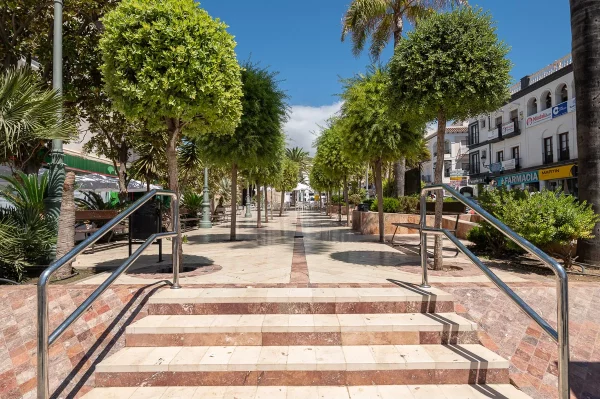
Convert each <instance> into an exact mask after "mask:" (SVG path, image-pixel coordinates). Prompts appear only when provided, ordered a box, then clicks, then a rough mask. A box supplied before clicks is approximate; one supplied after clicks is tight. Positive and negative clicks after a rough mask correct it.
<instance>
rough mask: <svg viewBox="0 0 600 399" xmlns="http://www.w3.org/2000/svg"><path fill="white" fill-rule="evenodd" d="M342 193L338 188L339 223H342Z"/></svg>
mask: <svg viewBox="0 0 600 399" xmlns="http://www.w3.org/2000/svg"><path fill="white" fill-rule="evenodd" d="M341 194H342V193H341V191H340V189H339V188H338V194H337V195H338V222H339V223H342V195H341Z"/></svg>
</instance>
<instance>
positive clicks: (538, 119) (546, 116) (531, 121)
mask: <svg viewBox="0 0 600 399" xmlns="http://www.w3.org/2000/svg"><path fill="white" fill-rule="evenodd" d="M550 119H552V110H551V109H546V110H543V111H542V112H538V113H537V114H534V115H531V116H528V117H527V122H526V125H527V127H532V126H535V125H539V124H540V123H543V122H546V121H549V120H550Z"/></svg>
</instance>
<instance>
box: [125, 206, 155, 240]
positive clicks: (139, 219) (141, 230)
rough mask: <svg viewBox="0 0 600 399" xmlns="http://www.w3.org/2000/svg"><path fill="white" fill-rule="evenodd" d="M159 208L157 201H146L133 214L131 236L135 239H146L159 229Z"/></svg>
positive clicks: (130, 225) (130, 226)
mask: <svg viewBox="0 0 600 399" xmlns="http://www.w3.org/2000/svg"><path fill="white" fill-rule="evenodd" d="M159 223H160V217H159V210H158V203H157V202H156V201H149V202H146V203H145V204H144V205H142V206H141V208H140V209H138V210H137V211H136V212H134V213H133V214H132V215H131V219H130V221H129V228H130V229H131V238H132V239H134V240H146V239H147V238H148V237H150V236H151V235H152V234H154V233H158V232H159V231H160V230H159Z"/></svg>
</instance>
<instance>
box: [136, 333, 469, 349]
mask: <svg viewBox="0 0 600 399" xmlns="http://www.w3.org/2000/svg"><path fill="white" fill-rule="evenodd" d="M477 343H479V338H478V336H477V332H476V331H458V332H447V331H446V332H441V331H397V332H396V331H394V332H391V331H390V332H288V333H276V332H274V333H270V332H268V333H267V332H266V333H261V332H241V333H190V334H139V333H136V334H128V335H126V345H127V346H141V347H155V346H231V345H235V346H261V345H263V346H284V345H419V344H477Z"/></svg>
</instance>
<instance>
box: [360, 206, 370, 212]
mask: <svg viewBox="0 0 600 399" xmlns="http://www.w3.org/2000/svg"><path fill="white" fill-rule="evenodd" d="M357 209H358V211H359V212H369V204H358V207H357Z"/></svg>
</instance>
